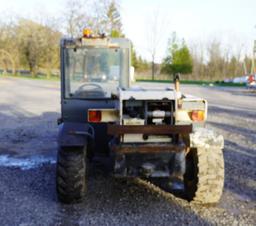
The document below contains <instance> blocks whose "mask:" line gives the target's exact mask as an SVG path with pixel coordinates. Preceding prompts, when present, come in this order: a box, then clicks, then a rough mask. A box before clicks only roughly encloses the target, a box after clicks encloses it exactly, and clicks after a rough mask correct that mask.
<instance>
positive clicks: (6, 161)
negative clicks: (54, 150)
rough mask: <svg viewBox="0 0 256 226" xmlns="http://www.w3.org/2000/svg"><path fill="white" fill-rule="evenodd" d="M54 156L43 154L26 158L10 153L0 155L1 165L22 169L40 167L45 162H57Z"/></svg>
mask: <svg viewBox="0 0 256 226" xmlns="http://www.w3.org/2000/svg"><path fill="white" fill-rule="evenodd" d="M55 163H56V159H55V158H54V157H48V156H43V155H36V156H29V157H24V158H18V157H12V156H10V155H0V166H3V167H12V168H20V169H22V170H29V169H33V168H37V167H40V166H41V165H43V164H55Z"/></svg>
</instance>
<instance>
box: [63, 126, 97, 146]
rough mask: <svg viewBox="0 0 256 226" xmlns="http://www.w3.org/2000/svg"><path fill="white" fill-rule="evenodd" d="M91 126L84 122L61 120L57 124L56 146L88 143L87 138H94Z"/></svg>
mask: <svg viewBox="0 0 256 226" xmlns="http://www.w3.org/2000/svg"><path fill="white" fill-rule="evenodd" d="M93 136H94V134H93V131H91V126H90V125H88V124H84V123H75V122H62V123H61V124H60V125H59V134H58V146H59V147H70V146H76V147H77V146H78V147H82V146H85V145H86V144H87V143H88V139H90V138H92V139H94V137H93Z"/></svg>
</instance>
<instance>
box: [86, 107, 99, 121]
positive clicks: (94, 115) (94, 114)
mask: <svg viewBox="0 0 256 226" xmlns="http://www.w3.org/2000/svg"><path fill="white" fill-rule="evenodd" d="M88 121H89V122H94V123H97V122H101V111H96V110H89V111H88Z"/></svg>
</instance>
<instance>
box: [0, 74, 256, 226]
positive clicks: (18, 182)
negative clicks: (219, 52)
mask: <svg viewBox="0 0 256 226" xmlns="http://www.w3.org/2000/svg"><path fill="white" fill-rule="evenodd" d="M143 85H147V86H151V85H148V84H143ZM158 86H163V85H162V84H161V85H158ZM165 86H166V85H165ZM182 89H183V91H184V92H186V93H191V94H192V93H193V94H194V95H197V96H201V97H204V98H206V99H208V100H209V117H208V125H207V126H208V127H211V128H213V129H215V130H217V131H218V132H219V133H221V134H223V135H224V137H225V149H224V156H225V188H224V194H223V197H222V199H221V201H220V203H219V204H218V205H217V206H204V207H202V206H196V205H192V204H190V203H188V202H187V201H186V200H183V199H181V198H178V197H175V196H174V195H173V194H171V193H168V192H165V191H163V190H161V189H160V188H158V187H157V186H156V185H153V184H150V183H148V182H145V181H142V180H138V179H132V180H120V179H118V180H117V179H116V180H115V179H112V178H106V177H103V176H97V177H90V178H89V187H88V196H87V198H86V200H85V202H84V203H82V204H78V205H63V204H60V203H58V202H57V201H56V192H55V159H56V146H57V144H56V135H57V125H56V120H57V118H58V117H59V112H60V99H59V84H58V83H57V82H50V81H40V80H30V79H18V78H17V79H14V78H0V129H1V130H0V206H1V208H0V222H1V223H0V224H1V225H21V226H27V225H216V224H218V225H255V224H256V167H255V166H256V95H255V94H252V93H249V92H247V91H246V90H245V89H241V88H216V87H199V86H183V87H182Z"/></svg>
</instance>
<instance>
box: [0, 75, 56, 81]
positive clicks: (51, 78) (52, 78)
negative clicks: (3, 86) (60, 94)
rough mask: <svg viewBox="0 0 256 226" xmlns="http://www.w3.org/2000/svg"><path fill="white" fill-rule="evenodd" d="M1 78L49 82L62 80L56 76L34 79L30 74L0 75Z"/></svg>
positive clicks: (40, 76)
mask: <svg viewBox="0 0 256 226" xmlns="http://www.w3.org/2000/svg"><path fill="white" fill-rule="evenodd" d="M0 78H24V79H33V80H48V81H59V80H60V78H59V77H57V76H55V75H52V76H51V77H50V78H47V77H46V76H42V75H38V76H36V77H33V76H31V75H30V74H22V75H13V74H0Z"/></svg>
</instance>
